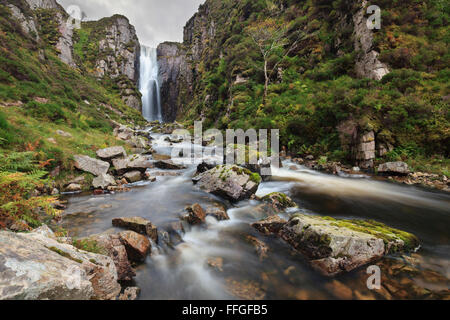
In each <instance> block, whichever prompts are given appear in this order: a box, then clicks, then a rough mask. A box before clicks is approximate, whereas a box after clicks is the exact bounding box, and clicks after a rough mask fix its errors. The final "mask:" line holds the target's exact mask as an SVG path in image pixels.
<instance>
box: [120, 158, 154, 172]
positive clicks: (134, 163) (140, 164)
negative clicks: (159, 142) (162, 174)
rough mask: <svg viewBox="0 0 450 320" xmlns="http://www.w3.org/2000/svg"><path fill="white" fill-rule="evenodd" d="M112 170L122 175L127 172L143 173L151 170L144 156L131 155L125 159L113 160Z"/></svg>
mask: <svg viewBox="0 0 450 320" xmlns="http://www.w3.org/2000/svg"><path fill="white" fill-rule="evenodd" d="M112 163H113V166H114V169H115V170H116V171H117V173H118V174H124V173H126V172H129V171H140V172H145V171H146V170H147V169H149V168H152V167H153V166H152V164H151V162H150V161H148V160H147V158H145V157H144V156H141V155H136V154H134V155H131V156H128V157H127V158H125V159H113V160H112Z"/></svg>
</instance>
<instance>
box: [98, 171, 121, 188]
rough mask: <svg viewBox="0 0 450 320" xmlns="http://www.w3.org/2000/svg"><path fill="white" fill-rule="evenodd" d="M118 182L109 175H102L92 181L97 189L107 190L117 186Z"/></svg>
mask: <svg viewBox="0 0 450 320" xmlns="http://www.w3.org/2000/svg"><path fill="white" fill-rule="evenodd" d="M116 185H117V184H116V180H114V177H113V176H111V175H109V174H101V175H99V176H98V177H96V178H94V180H92V186H93V187H94V188H95V189H107V188H108V187H109V186H116Z"/></svg>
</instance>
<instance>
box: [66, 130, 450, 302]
mask: <svg viewBox="0 0 450 320" xmlns="http://www.w3.org/2000/svg"><path fill="white" fill-rule="evenodd" d="M154 137H155V139H156V140H155V141H154V143H153V146H154V148H155V150H156V151H157V152H158V153H159V154H170V152H171V146H170V145H169V144H168V143H166V142H164V136H161V135H154ZM284 167H285V168H287V167H289V169H274V172H273V174H274V176H273V178H272V180H271V181H269V182H264V183H262V184H261V185H260V187H259V190H258V193H257V195H258V196H264V195H266V194H269V193H271V192H275V191H278V192H284V193H286V194H288V195H289V196H291V197H292V198H293V200H294V201H296V202H297V204H298V205H299V209H297V210H298V211H300V212H303V213H307V214H316V215H327V216H333V217H337V218H359V219H374V220H377V221H380V222H383V223H386V224H388V225H390V226H393V227H397V228H400V229H402V230H405V231H409V232H412V233H414V234H416V235H417V236H418V237H419V238H420V240H421V242H422V248H421V249H420V251H419V252H418V253H417V254H413V255H412V256H413V257H414V259H415V261H416V262H417V263H416V262H415V268H417V270H413V271H410V272H409V273H407V276H405V275H404V274H402V275H401V276H396V275H395V274H393V272H392V270H397V269H398V268H401V270H407V269H404V268H406V267H405V266H406V264H405V261H407V260H408V259H411V257H403V258H402V257H390V258H385V259H383V260H382V262H380V266H381V267H382V272H383V281H384V282H386V283H387V284H389V285H390V287H389V288H390V290H391V291H396V290H399V291H398V294H397V295H394V298H396V297H397V298H398V297H401V298H406V299H413V298H417V294H423V291H420V290H424V289H425V290H434V292H442V291H443V290H444V291H445V290H447V291H446V292H447V294H448V290H449V287H450V283H449V278H450V264H449V263H450V233H449V231H450V230H449V226H450V209H449V208H450V206H449V205H450V196H449V195H448V194H444V193H440V192H434V191H430V190H424V189H421V188H416V187H407V186H401V185H396V184H392V183H388V182H381V181H375V180H373V179H371V178H369V177H365V176H363V175H361V176H356V177H337V176H330V175H325V174H322V173H318V172H315V171H311V170H308V169H306V168H304V167H301V166H297V167H296V168H294V167H293V164H292V163H288V162H286V163H285V166H284ZM154 171H161V170H154ZM194 172H195V166H191V167H189V168H188V169H186V170H183V171H182V173H181V175H179V176H164V177H162V176H159V177H158V180H157V182H155V183H140V184H137V185H135V186H134V188H133V189H132V191H131V192H128V193H123V194H115V195H102V196H95V197H94V196H77V197H71V198H69V206H68V210H67V211H66V213H65V217H64V227H66V228H67V229H68V230H69V231H70V233H71V235H72V236H76V237H82V236H87V235H90V234H95V233H101V232H104V231H106V230H109V229H111V228H112V226H111V220H112V218H115V217H122V216H141V217H144V218H146V219H148V220H151V221H152V222H153V223H154V224H155V225H156V226H157V227H159V228H164V226H166V225H167V224H168V223H170V222H175V221H179V215H180V214H181V213H183V211H184V208H185V207H186V206H188V205H192V204H194V203H199V204H201V205H202V206H208V205H210V204H213V203H221V204H223V205H225V206H226V207H227V208H228V214H229V216H230V220H228V221H222V222H218V221H217V220H215V219H214V218H212V217H208V218H207V223H206V225H204V226H200V227H189V226H186V233H185V234H184V235H183V242H182V243H180V244H178V245H177V246H175V247H174V248H172V249H170V248H160V247H156V246H154V248H153V252H152V255H151V256H149V257H148V258H147V260H146V262H145V263H144V264H142V265H140V266H138V267H137V277H136V279H135V282H136V285H137V286H139V287H140V288H141V289H142V293H141V299H193V300H196V299H247V298H249V299H250V298H256V299H262V298H264V299H339V298H342V299H348V298H361V297H369V298H376V299H383V298H386V297H387V296H386V294H384V295H382V294H378V293H374V292H372V291H370V290H369V289H367V286H366V280H367V278H368V276H367V275H366V272H365V269H364V268H362V269H360V270H356V271H353V272H351V273H349V274H346V275H342V276H338V277H337V278H335V279H336V280H337V281H334V280H333V279H329V278H326V277H323V276H321V275H319V274H318V273H317V272H315V271H314V270H313V269H311V267H310V266H309V264H308V262H307V261H306V260H305V259H304V258H303V257H302V256H301V255H299V254H296V253H294V252H293V251H292V250H291V249H290V248H289V246H288V245H287V244H286V243H284V242H283V241H281V240H280V239H277V238H275V237H265V236H262V235H260V234H258V233H257V232H256V231H255V230H253V229H252V227H251V226H250V224H251V223H253V222H255V221H257V220H260V219H261V218H264V213H263V212H262V211H261V210H259V208H258V205H259V203H258V202H256V201H243V202H241V203H238V204H237V205H231V204H230V203H227V202H224V201H223V200H222V199H220V198H218V197H215V196H213V195H210V194H207V193H204V192H202V191H201V190H199V189H198V188H197V187H196V186H194V185H193V183H192V181H191V178H192V176H193V174H194ZM290 213H292V212H290ZM290 213H286V214H284V215H283V216H284V217H285V218H287V217H288V215H289V214H290ZM249 235H251V236H253V237H256V238H258V239H259V240H261V241H264V242H265V243H266V245H267V246H268V247H269V253H268V257H267V258H266V259H264V260H261V259H260V257H259V255H258V254H257V252H256V250H255V248H254V247H253V246H252V245H251V243H250V242H249V241H248V236H249ZM405 259H406V260H405ZM408 261H409V260H408ZM211 264H214V265H215V266H216V267H215V268H212V267H211ZM363 269H364V270H363ZM408 270H409V269H408ZM392 287H395V288H396V289H395V290H394V289H392ZM418 288H420V290H419V289H418ZM418 291H420V292H419V293H418ZM388 296H389V294H388Z"/></svg>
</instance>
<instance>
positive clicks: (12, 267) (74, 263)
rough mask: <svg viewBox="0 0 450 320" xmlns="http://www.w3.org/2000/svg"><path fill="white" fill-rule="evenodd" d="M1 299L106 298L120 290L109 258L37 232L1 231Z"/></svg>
mask: <svg viewBox="0 0 450 320" xmlns="http://www.w3.org/2000/svg"><path fill="white" fill-rule="evenodd" d="M0 243H1V244H2V245H0V300H14V299H21V300H90V299H95V300H109V299H115V298H116V297H117V296H118V294H119V293H120V290H121V289H120V285H119V283H118V282H117V280H118V279H117V270H116V267H115V265H114V263H113V261H112V260H111V258H109V257H107V256H104V255H100V254H94V253H89V252H85V251H81V250H78V249H76V248H75V247H73V246H71V245H69V244H62V243H59V242H58V241H56V240H55V238H54V237H51V236H50V237H49V236H48V235H44V234H42V233H40V232H36V233H34V232H32V233H28V234H17V233H12V232H7V231H0Z"/></svg>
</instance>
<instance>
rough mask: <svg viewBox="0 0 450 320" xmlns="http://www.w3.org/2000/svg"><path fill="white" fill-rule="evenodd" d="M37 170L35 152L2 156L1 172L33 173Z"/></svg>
mask: <svg viewBox="0 0 450 320" xmlns="http://www.w3.org/2000/svg"><path fill="white" fill-rule="evenodd" d="M36 169H37V163H36V161H35V159H34V152H11V153H9V154H0V171H6V172H17V171H18V172H32V171H34V170H36Z"/></svg>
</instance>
